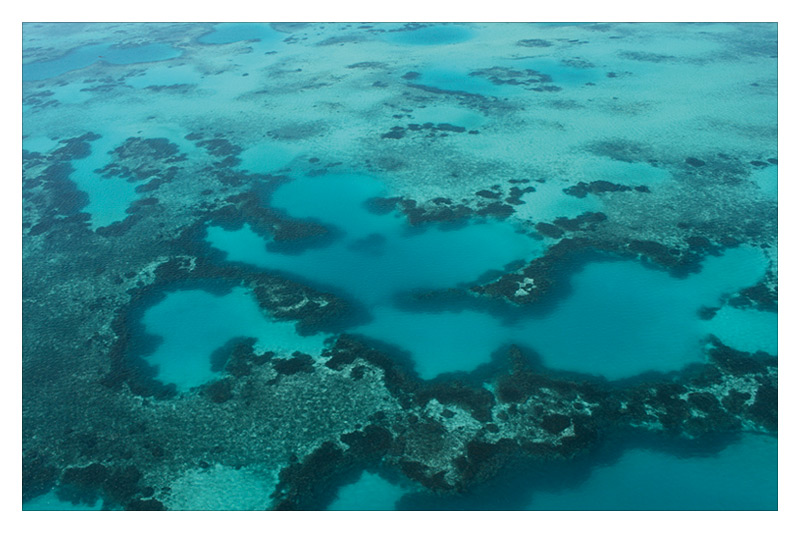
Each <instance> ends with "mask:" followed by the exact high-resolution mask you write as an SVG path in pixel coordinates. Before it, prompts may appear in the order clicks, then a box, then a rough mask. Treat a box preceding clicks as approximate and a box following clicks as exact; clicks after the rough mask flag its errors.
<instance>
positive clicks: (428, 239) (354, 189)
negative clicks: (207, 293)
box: [207, 175, 541, 307]
mask: <svg viewBox="0 0 800 533" xmlns="http://www.w3.org/2000/svg"><path fill="white" fill-rule="evenodd" d="M383 193H384V187H383V185H382V184H381V183H380V182H378V181H376V180H373V179H370V178H367V177H364V176H351V175H335V176H325V177H318V178H299V179H297V180H295V181H293V182H291V183H289V184H287V185H283V186H282V187H280V188H279V189H278V190H277V191H276V192H275V193H274V196H273V200H272V205H273V206H274V207H278V208H282V209H285V210H286V211H287V212H288V213H289V214H290V215H291V216H293V217H297V218H305V217H314V218H316V219H318V220H321V221H322V222H325V223H328V224H332V225H334V226H335V227H336V228H337V229H339V230H342V231H343V232H344V236H343V237H342V238H341V239H338V240H337V241H336V242H334V243H332V244H330V245H329V246H326V247H324V248H313V249H307V250H304V251H303V252H302V253H300V254H285V253H280V252H276V251H271V250H270V249H269V248H267V247H265V245H266V243H265V241H264V240H263V239H262V238H261V237H259V236H258V235H257V234H255V233H254V232H253V231H252V230H251V229H250V227H249V226H248V225H245V226H244V228H242V229H240V230H237V231H226V230H224V229H222V228H220V227H217V226H211V227H209V228H208V237H207V238H208V241H209V242H210V243H211V244H212V245H213V246H214V247H216V248H218V249H220V250H222V251H224V252H226V253H227V258H228V260H231V261H241V262H245V263H250V264H254V265H257V266H259V267H261V268H264V269H268V270H277V271H281V272H284V273H286V274H287V275H289V276H290V277H299V278H302V279H304V280H308V281H309V282H311V283H312V284H314V283H316V284H318V285H319V284H321V285H323V286H332V287H336V288H338V289H340V290H341V291H342V292H344V293H345V294H348V295H350V296H353V297H355V298H356V299H357V300H358V301H360V302H362V303H364V304H365V305H367V306H369V307H373V306H375V305H377V304H387V303H389V302H390V301H391V299H392V297H393V296H394V295H396V294H398V293H401V292H404V291H409V290H414V289H436V288H443V287H453V286H456V285H458V284H460V283H467V282H470V281H474V280H475V279H477V278H478V277H479V276H480V275H481V274H483V273H484V272H486V271H487V270H489V269H498V268H499V269H501V268H503V266H505V265H506V264H508V263H511V262H512V261H515V260H519V259H526V258H532V257H533V256H534V255H535V254H536V253H537V250H540V249H541V247H540V244H539V242H538V241H535V240H533V239H531V238H530V237H528V236H526V235H523V234H520V233H517V231H516V229H515V228H514V227H513V226H512V225H510V224H505V223H500V222H486V223H474V224H469V225H467V226H465V227H463V228H460V229H457V230H447V229H442V228H440V227H436V226H430V227H427V228H424V229H422V230H419V231H412V229H411V228H409V227H408V226H407V224H406V223H405V219H404V217H402V216H400V215H397V214H395V213H392V214H387V215H376V214H373V213H371V212H369V211H368V210H367V209H366V207H365V206H364V202H365V201H366V200H367V199H368V198H371V197H374V196H381V195H382V194H383ZM478 250H479V251H480V253H477V251H478Z"/></svg>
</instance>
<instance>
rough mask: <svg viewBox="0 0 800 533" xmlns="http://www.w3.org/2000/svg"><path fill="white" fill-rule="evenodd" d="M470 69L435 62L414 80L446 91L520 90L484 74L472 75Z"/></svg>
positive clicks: (489, 92)
mask: <svg viewBox="0 0 800 533" xmlns="http://www.w3.org/2000/svg"><path fill="white" fill-rule="evenodd" d="M470 72H472V71H471V70H470V69H467V68H457V67H453V66H450V65H447V64H441V65H439V64H434V65H430V66H428V67H426V68H423V69H421V70H420V71H419V74H420V76H419V77H418V78H417V79H415V80H412V81H411V83H413V84H415V85H427V86H430V87H436V88H437V89H442V90H444V91H460V92H465V93H470V94H481V95H487V96H498V97H499V96H503V95H507V94H509V93H512V94H513V93H514V92H518V91H519V89H518V88H516V87H513V86H511V85H495V84H494V83H492V82H491V81H489V80H488V79H486V78H485V77H482V76H470V75H469V74H470Z"/></svg>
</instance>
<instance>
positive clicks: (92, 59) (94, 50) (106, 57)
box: [22, 43, 182, 81]
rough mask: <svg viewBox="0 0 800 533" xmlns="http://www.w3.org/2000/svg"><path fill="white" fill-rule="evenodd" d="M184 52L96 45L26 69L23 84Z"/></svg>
mask: <svg viewBox="0 0 800 533" xmlns="http://www.w3.org/2000/svg"><path fill="white" fill-rule="evenodd" d="M181 53H182V51H181V50H178V49H176V48H173V47H172V46H170V45H168V44H163V43H149V44H145V45H141V46H132V47H126V48H119V47H115V46H114V45H113V44H108V43H106V44H92V45H86V46H81V47H79V48H76V49H74V50H70V51H69V52H67V53H66V54H65V55H63V56H62V57H59V58H58V59H53V60H51V61H37V62H34V63H25V64H23V65H22V81H37V80H44V79H47V78H53V77H55V76H60V75H61V74H64V73H65V72H69V71H72V70H78V69H82V68H84V67H88V66H89V65H92V64H94V63H97V62H98V61H105V62H106V63H113V64H115V65H130V64H133V63H150V62H153V61H164V60H166V59H172V58H174V57H178V56H179V55H181Z"/></svg>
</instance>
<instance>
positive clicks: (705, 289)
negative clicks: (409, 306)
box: [356, 247, 776, 379]
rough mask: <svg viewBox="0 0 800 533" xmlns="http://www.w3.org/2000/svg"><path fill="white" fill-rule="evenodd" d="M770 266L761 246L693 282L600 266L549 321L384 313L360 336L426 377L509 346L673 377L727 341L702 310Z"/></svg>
mask: <svg viewBox="0 0 800 533" xmlns="http://www.w3.org/2000/svg"><path fill="white" fill-rule="evenodd" d="M766 264H767V261H766V259H765V258H764V256H763V254H761V252H760V251H759V250H758V249H756V248H745V247H742V248H737V249H733V250H729V251H728V252H727V253H726V254H725V255H724V256H722V257H719V258H717V257H711V258H709V259H707V260H706V262H705V263H704V267H703V271H702V272H701V273H700V274H695V275H692V276H689V277H688V278H687V279H676V278H673V277H670V276H669V275H668V274H667V273H666V272H663V271H659V270H651V269H648V268H645V267H644V266H642V265H641V264H639V263H636V262H631V261H624V262H622V261H620V262H595V263H589V264H587V265H586V266H585V267H584V268H583V269H582V271H580V272H578V273H577V274H575V275H573V276H572V278H571V280H570V284H571V286H572V291H571V294H570V295H569V297H567V298H566V299H564V300H563V301H561V302H559V303H558V305H557V306H556V308H555V309H554V310H553V311H552V312H550V313H549V314H547V315H546V316H544V317H534V318H521V319H519V320H517V321H516V322H514V323H508V322H506V321H503V320H501V319H500V318H499V317H496V316H494V315H491V314H488V313H479V312H474V311H462V312H457V313H456V312H443V313H436V314H432V313H431V314H426V313H419V312H407V311H400V310H397V309H392V308H389V307H381V308H379V309H376V310H375V312H374V315H375V319H374V320H373V321H372V322H370V323H369V324H366V325H364V326H361V327H359V328H358V329H357V330H356V331H357V332H358V333H362V334H364V335H368V336H371V337H374V338H377V339H381V340H382V341H384V342H390V343H392V344H396V345H398V346H400V347H401V348H403V349H405V350H408V351H409V352H411V354H412V355H413V356H414V360H415V362H416V365H417V370H418V371H419V372H420V374H421V375H422V377H424V378H428V379H429V378H433V377H435V376H436V375H438V374H440V373H443V372H453V371H469V370H471V369H473V368H475V367H476V366H477V365H479V364H481V363H488V362H489V356H490V354H491V353H492V352H493V351H495V350H497V349H498V348H500V347H502V346H504V345H507V344H508V343H512V342H513V343H516V344H519V345H522V346H525V347H528V348H531V349H533V350H535V351H536V353H537V354H538V355H539V356H540V357H541V359H542V362H543V363H544V365H545V366H547V367H549V368H554V369H560V370H568V371H575V372H585V373H589V374H594V375H599V376H604V377H606V378H608V379H621V378H627V377H631V376H635V375H637V374H640V373H642V372H647V371H651V370H655V371H662V372H668V371H672V370H678V369H680V368H682V367H684V366H686V365H687V364H690V363H697V362H701V361H702V346H703V344H704V339H705V337H706V335H707V334H708V333H715V334H720V336H722V337H725V338H729V337H730V335H729V334H727V333H726V332H727V331H729V330H731V329H732V328H731V326H730V325H729V323H728V321H729V318H728V317H727V316H723V317H720V319H719V320H718V322H716V323H712V324H710V325H709V324H707V323H706V322H704V321H702V320H700V319H699V317H698V316H697V310H698V309H699V308H700V307H701V306H703V305H714V304H715V303H716V302H717V301H718V299H719V298H720V297H721V296H722V295H723V294H725V293H728V292H733V291H735V290H736V289H738V288H743V287H747V286H749V285H752V284H754V283H756V282H757V281H758V280H759V279H760V278H761V276H762V275H763V273H764V269H765V268H766ZM735 327H736V326H734V328H735ZM765 333H766V334H765V335H764V336H762V337H760V339H761V342H760V343H759V341H758V339H759V338H757V337H747V342H748V343H749V344H747V345H746V346H747V347H753V346H760V347H761V348H760V349H765V350H767V351H770V350H772V348H773V347H774V343H775V342H776V340H775V338H774V336H775V331H774V330H770V329H769V328H768V327H767V328H766V329H765ZM770 353H776V352H770Z"/></svg>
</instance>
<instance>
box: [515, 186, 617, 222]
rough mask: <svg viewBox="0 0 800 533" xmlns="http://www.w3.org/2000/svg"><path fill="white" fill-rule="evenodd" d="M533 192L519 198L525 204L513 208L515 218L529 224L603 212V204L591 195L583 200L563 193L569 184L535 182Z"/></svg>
mask: <svg viewBox="0 0 800 533" xmlns="http://www.w3.org/2000/svg"><path fill="white" fill-rule="evenodd" d="M531 185H532V186H533V187H534V189H536V190H535V191H534V192H527V193H525V194H523V195H522V196H521V197H520V200H522V201H523V202H525V203H524V204H520V205H517V206H514V211H515V213H516V216H518V217H520V218H522V219H525V220H529V221H531V222H552V221H553V220H555V219H557V218H558V217H566V218H575V217H577V216H579V215H582V214H583V213H586V212H590V213H596V212H600V211H602V210H603V203H602V202H601V201H600V200H599V199H598V198H597V196H595V195H593V194H587V195H586V196H584V197H583V198H578V197H577V196H572V195H569V194H567V193H565V192H564V189H565V188H566V187H569V184H567V183H563V182H559V181H555V180H553V181H549V180H548V181H546V182H544V183H539V182H535V183H532V184H531Z"/></svg>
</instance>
